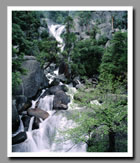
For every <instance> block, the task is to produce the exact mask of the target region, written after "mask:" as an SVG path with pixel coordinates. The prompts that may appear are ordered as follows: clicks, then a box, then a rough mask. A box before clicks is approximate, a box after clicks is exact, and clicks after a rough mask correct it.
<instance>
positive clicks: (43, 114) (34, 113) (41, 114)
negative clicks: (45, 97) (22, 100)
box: [27, 108, 49, 120]
mask: <svg viewBox="0 0 140 163" xmlns="http://www.w3.org/2000/svg"><path fill="white" fill-rule="evenodd" d="M27 112H28V115H30V116H35V117H37V118H42V119H43V120H44V119H46V118H48V117H49V113H47V112H46V111H44V110H41V109H39V108H35V109H28V110H27Z"/></svg>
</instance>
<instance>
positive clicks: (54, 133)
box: [12, 24, 87, 152]
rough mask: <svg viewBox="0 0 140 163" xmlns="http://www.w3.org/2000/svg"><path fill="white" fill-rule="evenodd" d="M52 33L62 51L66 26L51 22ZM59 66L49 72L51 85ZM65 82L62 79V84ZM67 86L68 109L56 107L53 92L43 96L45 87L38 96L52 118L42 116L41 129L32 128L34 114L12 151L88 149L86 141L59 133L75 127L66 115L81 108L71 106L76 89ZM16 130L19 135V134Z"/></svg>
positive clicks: (34, 103) (34, 102)
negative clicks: (22, 136)
mask: <svg viewBox="0 0 140 163" xmlns="http://www.w3.org/2000/svg"><path fill="white" fill-rule="evenodd" d="M48 27H49V30H50V33H51V34H52V35H53V36H54V37H55V38H56V40H57V41H59V42H60V43H61V44H60V45H59V46H61V51H63V49H64V43H63V39H62V38H61V34H62V32H63V30H64V28H65V26H64V25H60V24H58V25H54V24H51V25H49V26H48ZM58 71H59V70H58V68H57V69H55V70H54V72H53V73H52V74H50V73H48V74H47V75H46V76H47V78H49V84H51V82H52V81H53V79H54V78H57V76H58ZM61 84H63V83H61V82H60V85H61ZM66 86H67V88H68V92H67V95H69V96H70V98H71V101H70V103H69V104H68V110H59V111H55V110H53V100H54V95H46V96H45V97H43V98H40V97H41V95H42V94H43V93H44V92H45V90H42V93H41V95H40V97H39V98H40V99H39V98H38V99H39V105H38V107H39V108H41V109H42V110H44V111H47V112H48V113H49V117H48V118H46V119H45V120H42V119H40V121H41V123H40V124H39V129H35V130H32V126H33V122H34V117H31V119H30V123H29V128H28V131H27V132H26V133H27V139H26V140H25V141H24V142H22V143H20V144H15V145H13V146H12V151H13V152H86V149H87V145H86V144H85V143H82V142H81V143H78V144H75V143H74V142H73V141H72V140H65V135H63V134H60V132H59V131H63V130H64V129H69V128H72V127H74V126H75V125H76V124H75V122H74V121H73V120H71V119H68V118H67V115H68V114H69V113H71V112H72V111H74V110H75V109H80V108H78V107H77V106H75V107H71V104H72V103H73V95H74V93H75V92H76V91H77V90H76V88H75V87H73V85H72V84H69V85H66ZM38 99H36V100H35V101H32V107H31V108H35V105H36V102H37V101H38ZM21 131H24V126H23V122H22V120H21V117H20V127H19V129H18V131H17V133H19V132H21ZM17 133H16V134H17Z"/></svg>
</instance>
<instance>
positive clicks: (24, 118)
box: [21, 115, 31, 131]
mask: <svg viewBox="0 0 140 163" xmlns="http://www.w3.org/2000/svg"><path fill="white" fill-rule="evenodd" d="M30 119H31V117H30V116H28V115H23V116H22V118H21V120H22V122H23V125H24V131H28V128H29V123H30Z"/></svg>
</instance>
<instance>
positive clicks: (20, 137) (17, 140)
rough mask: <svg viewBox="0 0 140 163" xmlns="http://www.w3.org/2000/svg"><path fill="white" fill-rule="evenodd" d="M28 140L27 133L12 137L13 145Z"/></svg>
mask: <svg viewBox="0 0 140 163" xmlns="http://www.w3.org/2000/svg"><path fill="white" fill-rule="evenodd" d="M26 139H27V134H26V132H20V133H19V134H17V135H16V136H14V137H12V145H14V144H19V143H22V142H24V141H25V140H26Z"/></svg>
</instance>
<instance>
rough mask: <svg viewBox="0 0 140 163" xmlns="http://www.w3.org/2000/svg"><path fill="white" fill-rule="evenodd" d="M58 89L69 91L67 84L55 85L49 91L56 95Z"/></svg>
mask: <svg viewBox="0 0 140 163" xmlns="http://www.w3.org/2000/svg"><path fill="white" fill-rule="evenodd" d="M58 91H64V92H66V91H68V88H67V87H66V86H65V85H58V86H53V87H51V88H49V92H50V94H52V95H54V94H56V93H57V92H58Z"/></svg>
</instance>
